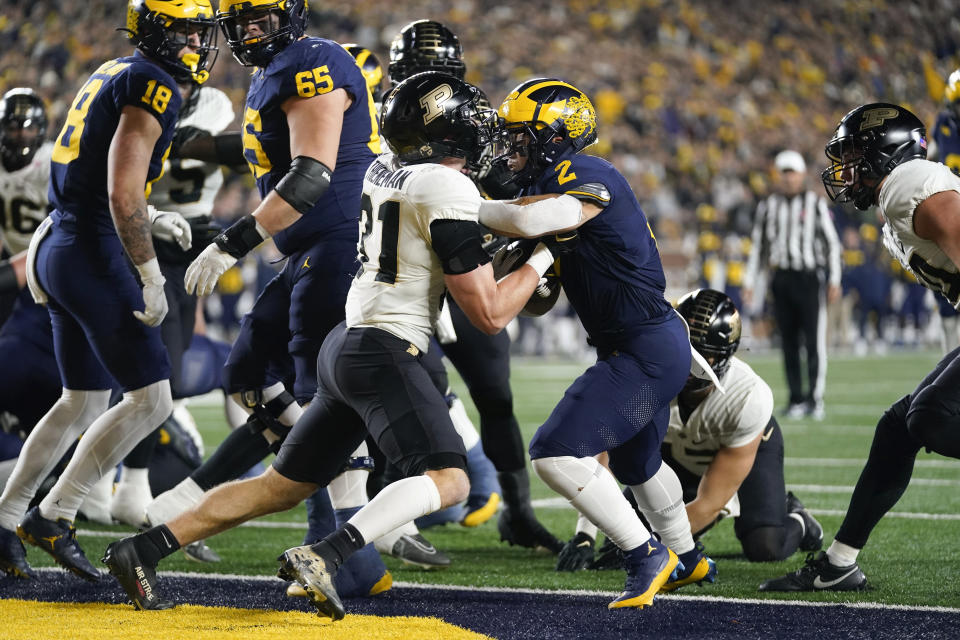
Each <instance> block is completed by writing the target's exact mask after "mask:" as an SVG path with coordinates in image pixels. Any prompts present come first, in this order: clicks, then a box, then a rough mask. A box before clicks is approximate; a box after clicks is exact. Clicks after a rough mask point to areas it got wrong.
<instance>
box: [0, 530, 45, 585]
mask: <svg viewBox="0 0 960 640" xmlns="http://www.w3.org/2000/svg"><path fill="white" fill-rule="evenodd" d="M0 571H3V572H4V573H6V574H7V575H8V576H13V577H15V578H36V577H37V574H35V573H34V572H33V569H31V568H30V564H29V563H28V562H27V551H26V550H25V549H24V548H23V543H22V542H20V538H18V537H17V534H16V533H14V532H13V531H10V529H4V528H3V527H0Z"/></svg>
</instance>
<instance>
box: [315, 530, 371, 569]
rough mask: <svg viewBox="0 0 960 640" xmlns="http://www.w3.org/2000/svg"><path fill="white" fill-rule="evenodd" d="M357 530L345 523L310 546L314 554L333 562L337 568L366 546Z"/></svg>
mask: <svg viewBox="0 0 960 640" xmlns="http://www.w3.org/2000/svg"><path fill="white" fill-rule="evenodd" d="M366 544H367V543H366V542H364V540H363V536H362V535H360V532H359V531H357V528H356V527H354V526H353V525H352V524H350V523H349V522H347V523H346V524H344V525H343V526H342V527H340V528H339V529H337V530H336V531H334V532H333V533H331V534H330V535H328V536H327V537H326V538H324V539H323V540H321V541H320V542H318V543H316V544H314V545H311V547H310V548H311V549H313V551H314V553H316V554H317V555H321V556H323V557H324V558H329V559H331V560H333V563H334V564H335V565H336V566H337V567H338V568H339V567H340V565H342V564H343V563H344V562H346V561H347V558H349V557H350V556H352V555H353V554H354V553H356V552H357V551H359V550H360V549H363V547H364V546H366Z"/></svg>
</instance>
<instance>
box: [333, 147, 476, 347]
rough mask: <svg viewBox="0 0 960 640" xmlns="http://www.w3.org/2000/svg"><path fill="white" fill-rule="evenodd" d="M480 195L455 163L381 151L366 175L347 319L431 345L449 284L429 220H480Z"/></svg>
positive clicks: (417, 344)
mask: <svg viewBox="0 0 960 640" xmlns="http://www.w3.org/2000/svg"><path fill="white" fill-rule="evenodd" d="M480 200H481V198H480V192H479V191H477V187H476V186H474V184H473V182H471V181H470V178H468V177H467V176H465V175H463V174H462V173H460V172H459V171H457V170H455V169H451V168H449V167H445V166H443V165H440V164H434V163H425V164H415V165H409V166H403V167H401V166H399V165H398V164H397V163H396V162H395V159H394V157H393V156H392V155H390V154H384V155H382V156H380V157H379V158H377V159H376V160H375V161H374V162H373V164H371V165H370V168H369V169H367V174H366V176H365V177H364V180H363V199H362V204H361V209H362V211H361V213H360V241H359V243H358V245H357V248H358V250H359V252H360V255H359V259H360V263H361V266H360V270H359V271H358V272H357V276H356V278H355V279H354V281H353V284H352V285H351V286H350V292H349V293H348V294H347V309H346V312H347V326H348V327H378V328H380V329H383V330H384V331H388V332H390V333H392V334H393V335H395V336H397V337H399V338H402V339H403V340H407V341H409V342H411V343H413V344H414V345H416V347H417V348H418V349H420V350H421V351H426V350H427V346H428V344H429V342H430V336H431V335H432V333H433V327H434V325H435V323H436V321H437V317H438V316H439V314H440V301H441V300H442V299H443V294H444V292H445V290H446V287H445V285H444V281H443V269H442V267H441V264H440V258H439V257H438V256H437V254H436V253H435V252H434V250H433V245H432V239H431V235H430V223H431V222H433V221H434V220H444V219H445V220H468V221H472V222H476V221H477V220H478V213H479V211H480Z"/></svg>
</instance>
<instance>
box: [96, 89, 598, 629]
mask: <svg viewBox="0 0 960 640" xmlns="http://www.w3.org/2000/svg"><path fill="white" fill-rule="evenodd" d="M478 96H479V90H477V89H476V88H475V87H472V86H471V85H469V84H467V83H465V82H463V81H461V80H458V79H456V78H454V77H452V76H447V75H444V74H441V73H435V72H432V73H425V74H419V75H417V76H414V77H413V78H410V79H408V80H407V81H406V82H405V83H402V84H401V85H400V86H398V87H397V88H396V89H395V90H394V92H393V93H392V94H391V97H390V99H389V100H388V102H387V104H386V106H385V111H384V115H383V117H382V125H383V133H384V136H385V137H386V139H387V141H388V142H389V144H390V146H391V148H392V149H393V150H394V151H395V153H396V156H395V157H390V156H386V157H383V156H381V157H380V158H378V159H377V160H376V161H375V162H374V163H373V164H372V165H371V166H370V168H369V169H368V170H367V174H366V177H365V179H364V191H363V198H362V205H361V206H362V213H361V237H360V242H359V245H358V248H359V250H360V256H359V257H360V260H361V263H362V267H361V269H360V271H358V273H357V276H356V277H355V279H354V281H353V284H352V285H351V287H350V291H349V294H348V298H347V312H346V316H347V319H346V321H345V322H343V323H341V324H340V325H339V326H338V327H337V328H335V329H333V330H332V331H331V332H330V334H329V335H328V337H327V339H326V340H325V341H324V344H323V347H322V349H321V352H320V357H319V360H318V367H317V368H318V378H319V387H318V389H317V393H316V395H315V396H314V398H313V400H312V401H311V403H310V405H309V407H308V408H307V409H306V411H305V412H304V414H303V416H302V417H301V419H300V420H298V421H297V423H296V424H295V425H294V427H293V429H292V430H291V432H290V434H289V435H288V436H287V438H286V439H285V441H284V443H283V446H282V447H281V448H280V451H279V453H278V454H277V458H276V460H275V461H274V463H273V465H272V467H271V468H269V469H268V470H267V471H266V472H265V473H264V474H262V475H260V476H258V477H257V478H253V479H250V480H243V481H240V482H233V483H227V484H223V485H220V486H219V487H217V488H216V489H213V490H212V491H210V492H208V493H207V494H206V495H205V496H204V498H203V500H202V501H201V502H200V503H199V504H198V505H197V506H196V507H195V508H193V509H191V510H189V511H187V512H185V513H184V514H182V515H181V516H179V517H177V518H175V519H174V520H172V521H170V522H169V523H167V524H166V525H160V526H159V527H155V528H154V529H151V530H149V531H147V532H145V533H143V534H140V535H138V536H135V537H133V538H128V539H125V540H121V541H119V542H116V543H113V544H112V545H110V547H108V549H107V556H108V557H109V558H111V563H112V564H111V570H112V572H113V574H114V575H115V576H120V579H121V583H122V585H123V586H124V589H125V590H126V591H127V594H128V595H129V596H130V597H131V598H132V599H133V600H134V601H135V602H142V601H143V596H142V595H141V594H142V592H143V589H144V586H143V583H146V586H148V587H149V588H150V589H152V593H153V595H154V597H155V598H157V599H160V598H159V597H158V594H157V591H156V580H155V574H154V569H155V562H154V563H147V562H145V561H144V559H143V558H150V557H153V558H163V557H165V556H166V555H169V554H170V553H172V552H173V548H168V549H161V548H160V547H159V546H158V545H157V543H156V540H158V539H162V540H164V541H171V540H173V541H175V544H173V545H170V546H171V547H174V548H175V547H177V546H179V545H182V544H186V543H188V542H190V541H192V540H195V539H198V538H204V537H207V536H209V535H212V534H214V533H217V532H219V531H223V530H225V529H227V528H229V527H232V526H235V525H237V524H239V523H241V522H243V521H245V520H248V519H250V518H253V517H257V516H260V515H264V514H266V513H272V512H275V511H278V510H283V509H286V508H290V507H292V506H294V505H296V504H298V503H299V502H300V501H301V500H303V499H304V498H306V497H307V496H309V495H310V494H312V493H313V492H314V491H315V490H316V488H317V487H318V486H324V485H326V484H328V483H329V482H330V481H331V480H332V479H333V478H334V476H335V475H337V474H338V473H339V471H340V469H341V468H342V466H343V463H344V461H346V460H347V459H348V458H349V457H350V455H351V453H352V452H353V451H354V450H355V449H356V448H357V445H358V444H359V443H361V442H362V441H363V440H364V438H365V437H366V436H367V433H368V432H369V434H370V435H371V436H372V437H373V438H374V440H375V441H376V442H377V443H378V444H379V445H380V448H381V449H382V450H383V452H384V454H385V455H386V456H387V457H388V458H389V459H390V460H391V462H393V463H395V464H397V465H398V466H400V467H401V469H402V470H403V471H404V474H405V476H406V477H404V478H403V479H402V480H399V481H397V482H394V483H392V484H390V485H388V486H387V487H385V488H384V489H383V490H382V491H381V492H380V493H379V494H377V496H376V497H375V498H374V499H373V500H371V501H370V503H369V504H367V505H366V506H365V507H363V508H362V509H360V511H359V512H357V513H356V514H355V515H354V516H353V517H351V518H350V520H349V521H348V522H346V523H344V524H343V525H342V526H340V527H339V528H338V529H337V530H336V531H334V532H333V533H332V534H330V535H328V536H327V537H326V538H324V539H323V540H321V541H320V542H317V543H316V544H313V545H304V546H301V547H295V548H293V549H289V550H288V551H286V552H285V553H283V554H282V555H281V557H280V565H281V569H280V575H281V576H282V577H286V578H288V579H294V580H296V581H297V582H299V583H300V584H301V585H302V586H303V587H304V588H305V589H306V591H307V593H308V595H309V597H310V599H311V601H312V602H313V604H314V605H315V606H316V607H317V609H318V610H319V611H320V613H321V614H322V615H326V616H329V617H331V618H333V619H335V620H336V619H340V618H342V617H343V616H344V608H343V605H342V603H341V602H340V598H339V596H338V595H337V591H336V589H335V588H334V586H333V577H334V575H335V574H336V572H337V569H338V568H339V567H340V565H341V564H342V563H343V562H344V561H345V560H346V559H347V558H348V557H350V556H351V555H352V554H353V553H355V552H356V551H358V550H360V549H361V548H362V547H363V546H364V545H365V544H366V541H367V540H375V539H376V538H378V537H380V536H382V535H383V534H385V533H387V532H388V531H391V530H393V529H396V528H397V527H399V526H400V525H402V524H404V523H405V522H409V521H410V520H413V519H415V518H417V517H420V516H423V515H426V514H428V513H431V512H433V511H436V510H437V509H440V508H443V507H446V506H448V505H450V504H454V503H457V502H460V501H462V500H463V499H465V498H466V496H467V493H468V491H469V482H468V480H467V475H466V473H465V471H464V467H465V464H466V452H465V450H464V447H463V441H462V440H461V438H460V437H459V435H457V432H456V430H455V429H454V427H453V424H452V422H451V420H450V416H449V414H448V411H447V405H446V403H445V402H444V399H443V396H442V395H441V393H440V391H438V390H437V388H436V386H435V385H434V384H433V382H432V381H431V380H430V377H429V375H428V374H427V372H426V370H425V369H424V368H423V366H422V364H421V363H420V354H421V352H422V351H424V350H426V349H427V348H428V344H429V340H430V336H431V335H432V333H433V328H434V323H435V321H436V317H437V315H438V314H439V311H440V301H441V300H442V298H443V296H444V293H445V292H446V290H449V291H450V292H451V293H452V294H453V296H454V297H455V298H457V300H458V301H459V302H460V305H461V307H462V308H463V310H464V311H465V312H466V313H467V314H468V316H469V317H470V318H471V320H472V321H473V322H474V323H475V324H476V325H477V327H478V328H480V329H482V330H484V331H486V332H488V333H494V332H497V331H500V330H502V329H503V327H504V326H505V325H506V324H507V323H508V322H509V321H510V320H511V319H512V318H513V317H514V316H516V314H517V313H519V311H520V310H521V308H522V307H523V306H524V304H525V303H526V302H527V300H528V299H529V298H530V296H531V295H532V294H533V292H534V290H535V289H536V287H537V285H538V284H539V282H540V278H541V276H542V274H543V273H545V272H546V270H547V269H548V268H549V267H550V265H551V264H552V263H553V255H552V254H551V253H550V251H549V249H547V248H546V247H545V246H543V245H538V246H537V247H536V249H535V250H534V251H533V253H532V254H531V255H530V258H529V259H528V261H527V262H526V263H525V264H522V265H520V266H519V268H517V269H516V270H515V271H514V272H512V273H511V274H509V275H508V276H506V277H505V278H504V279H502V280H500V281H499V282H497V281H496V280H495V279H494V277H493V268H492V266H491V265H490V258H489V256H488V255H487V253H486V252H485V251H484V250H483V247H482V245H481V243H482V236H481V232H480V226H479V224H478V213H479V208H480V202H481V197H480V193H479V192H478V191H477V189H476V187H475V186H474V185H473V183H472V182H471V181H470V180H469V178H467V177H466V176H465V175H463V173H461V171H460V169H462V168H463V167H464V166H465V165H466V164H467V163H472V162H475V161H476V160H477V159H478V158H479V155H480V152H481V151H482V147H483V145H484V144H485V143H486V142H487V141H488V140H489V136H490V135H491V133H492V127H490V126H489V125H487V124H485V123H484V122H483V121H482V120H481V114H480V112H479V110H478V108H477V98H478ZM577 206H578V208H579V204H578V205H577ZM161 537H162V538H161ZM168 544H169V542H168ZM151 565H153V566H151Z"/></svg>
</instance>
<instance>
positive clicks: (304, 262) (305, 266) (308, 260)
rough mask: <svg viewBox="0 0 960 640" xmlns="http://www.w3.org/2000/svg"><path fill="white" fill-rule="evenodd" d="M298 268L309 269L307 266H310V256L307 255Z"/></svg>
mask: <svg viewBox="0 0 960 640" xmlns="http://www.w3.org/2000/svg"><path fill="white" fill-rule="evenodd" d="M300 268H301V269H309V268H310V256H307V259H306V260H304V261H303V266H302V267H300Z"/></svg>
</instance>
